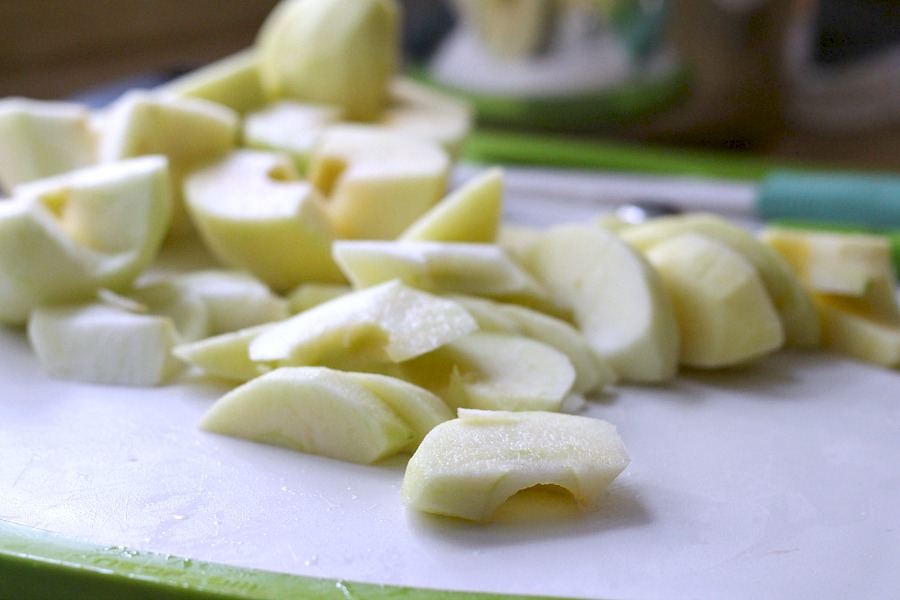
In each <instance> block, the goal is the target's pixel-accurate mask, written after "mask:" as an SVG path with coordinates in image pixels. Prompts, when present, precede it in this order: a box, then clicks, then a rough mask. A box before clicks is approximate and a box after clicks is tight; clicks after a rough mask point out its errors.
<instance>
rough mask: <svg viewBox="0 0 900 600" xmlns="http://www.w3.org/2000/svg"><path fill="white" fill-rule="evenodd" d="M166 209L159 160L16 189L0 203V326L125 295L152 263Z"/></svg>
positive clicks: (165, 181) (166, 187)
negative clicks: (106, 292)
mask: <svg viewBox="0 0 900 600" xmlns="http://www.w3.org/2000/svg"><path fill="white" fill-rule="evenodd" d="M171 210H172V197H171V187H170V182H169V175H168V168H167V162H166V160H165V159H164V158H163V157H160V156H151V157H143V158H137V159H132V160H127V161H121V162H117V163H109V164H104V165H98V166H95V167H87V168H85V169H79V170H76V171H71V172H69V173H66V174H63V175H59V176H56V177H51V178H47V179H41V180H37V181H34V182H31V183H28V184H24V185H22V186H19V187H18V188H16V195H15V196H14V197H13V198H11V199H9V200H5V201H2V202H0V322H5V323H8V324H13V325H16V324H18V325H21V324H24V323H25V321H26V320H27V318H28V313H29V312H30V311H31V310H32V309H33V308H34V307H36V306H38V305H40V304H48V303H64V302H77V301H82V300H89V299H92V298H93V297H94V294H95V293H96V291H97V290H98V289H101V288H109V289H112V290H123V289H126V288H127V287H128V286H130V285H131V283H132V282H133V281H134V279H135V278H136V277H137V276H138V274H140V273H141V272H142V271H143V270H144V269H145V268H146V267H147V266H148V265H150V263H151V262H153V260H154V259H155V258H156V255H157V252H158V250H159V247H160V245H161V243H162V240H163V239H164V237H165V235H166V231H167V230H168V226H169V219H170V216H171Z"/></svg>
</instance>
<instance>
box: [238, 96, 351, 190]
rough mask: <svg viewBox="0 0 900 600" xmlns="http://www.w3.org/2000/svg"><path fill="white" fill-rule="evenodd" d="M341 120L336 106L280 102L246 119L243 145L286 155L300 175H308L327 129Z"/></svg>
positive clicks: (253, 113)
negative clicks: (317, 148)
mask: <svg viewBox="0 0 900 600" xmlns="http://www.w3.org/2000/svg"><path fill="white" fill-rule="evenodd" d="M342 116H343V115H342V113H341V109H340V108H339V107H337V106H329V105H326V104H311V103H300V102H295V101H290V100H280V101H278V102H274V103H272V104H270V105H268V106H266V107H265V108H262V109H260V110H257V111H254V112H252V113H250V114H248V115H247V116H246V117H244V145H245V146H247V147H249V148H256V149H260V150H270V151H275V152H284V153H286V154H288V155H290V157H291V158H292V159H293V161H294V166H295V167H296V168H297V172H298V173H300V174H301V175H302V174H306V172H307V171H308V170H309V162H310V160H311V159H312V153H313V150H314V149H315V147H316V144H317V143H318V142H319V139H320V138H321V137H322V134H323V133H324V132H325V128H326V127H327V126H329V125H332V124H335V123H338V122H339V121H340V120H341V117H342Z"/></svg>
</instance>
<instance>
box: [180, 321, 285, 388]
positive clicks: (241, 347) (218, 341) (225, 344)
mask: <svg viewBox="0 0 900 600" xmlns="http://www.w3.org/2000/svg"><path fill="white" fill-rule="evenodd" d="M274 326H275V323H264V324H262V325H255V326H253V327H247V328H245V329H239V330H237V331H230V332H228V333H221V334H219V335H214V336H211V337H208V338H203V339H200V340H196V341H193V342H183V343H179V344H178V345H177V346H175V347H174V348H172V354H173V355H174V356H176V357H178V358H179V359H181V360H182V361H184V362H185V363H187V364H189V365H193V366H195V367H198V368H199V369H200V370H201V371H203V372H204V373H206V374H208V375H213V376H215V377H221V378H223V379H227V380H229V381H239V382H245V381H250V380H251V379H254V378H256V377H259V376H260V375H262V374H263V373H265V372H267V371H269V370H270V369H269V367H267V366H266V365H261V364H260V363H258V362H255V361H253V360H250V344H251V343H252V342H253V340H255V339H256V338H257V337H259V335H260V334H262V333H263V332H264V331H267V330H268V329H271V328H272V327H274Z"/></svg>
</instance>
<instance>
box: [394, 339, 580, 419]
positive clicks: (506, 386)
mask: <svg viewBox="0 0 900 600" xmlns="http://www.w3.org/2000/svg"><path fill="white" fill-rule="evenodd" d="M401 367H402V371H401V373H402V375H403V376H404V378H408V379H409V380H410V381H412V382H413V383H416V384H417V385H421V386H422V387H424V388H426V389H429V390H431V391H433V392H434V393H435V394H437V395H438V396H440V397H441V398H443V399H444V401H446V402H447V404H449V405H450V406H452V407H455V408H459V407H463V408H478V409H484V410H515V411H520V410H547V411H558V410H560V409H561V407H562V405H563V402H564V401H565V400H566V398H567V396H568V395H569V394H570V392H571V391H572V385H573V384H574V382H575V368H574V367H573V366H572V363H571V361H570V360H569V358H568V357H567V356H566V355H565V354H563V353H562V352H560V351H559V350H556V349H555V348H553V347H551V346H549V345H547V344H544V343H541V342H538V341H537V340H534V339H531V338H528V337H525V336H522V335H516V334H504V333H495V332H489V331H476V332H473V333H470V334H469V335H466V336H464V337H460V338H459V339H457V340H454V341H452V342H449V343H447V344H445V345H442V346H440V347H439V348H437V349H436V350H434V351H433V352H430V353H428V354H425V355H422V356H419V357H417V358H414V359H412V360H410V361H407V362H405V363H403V364H402V365H401Z"/></svg>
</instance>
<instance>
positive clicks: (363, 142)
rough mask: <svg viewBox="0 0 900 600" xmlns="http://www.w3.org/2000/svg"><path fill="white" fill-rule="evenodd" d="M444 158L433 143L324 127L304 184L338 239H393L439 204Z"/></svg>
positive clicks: (445, 175)
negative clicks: (322, 203) (323, 203)
mask: <svg viewBox="0 0 900 600" xmlns="http://www.w3.org/2000/svg"><path fill="white" fill-rule="evenodd" d="M449 173H450V158H449V156H448V155H447V153H446V152H445V151H444V150H443V149H442V148H441V147H440V146H438V145H437V144H436V143H434V142H429V141H426V140H422V139H418V138H415V137H410V136H406V135H401V134H396V133H391V132H387V131H383V130H379V129H375V128H371V127H366V126H353V125H340V126H334V127H331V128H329V129H328V130H327V131H326V132H325V133H324V134H323V136H322V138H321V140H320V142H319V144H318V146H317V147H316V149H315V151H314V152H313V155H312V159H311V160H310V165H309V181H310V182H311V183H312V184H313V186H315V188H316V189H317V190H319V191H320V192H321V193H322V194H323V195H324V196H325V197H326V198H327V200H328V204H327V206H328V212H329V215H330V217H331V220H332V223H333V224H334V226H335V228H336V230H337V232H338V234H339V236H340V237H342V238H357V239H393V238H395V237H397V236H398V235H400V234H401V233H402V232H403V230H405V229H406V228H407V227H409V226H410V224H412V223H413V222H414V221H415V220H416V219H418V218H419V217H420V216H422V214H424V213H425V211H427V210H428V209H429V208H431V206H432V205H433V204H435V203H436V202H437V201H438V200H440V199H441V198H442V197H443V195H444V193H445V191H446V188H447V181H448V178H449Z"/></svg>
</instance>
